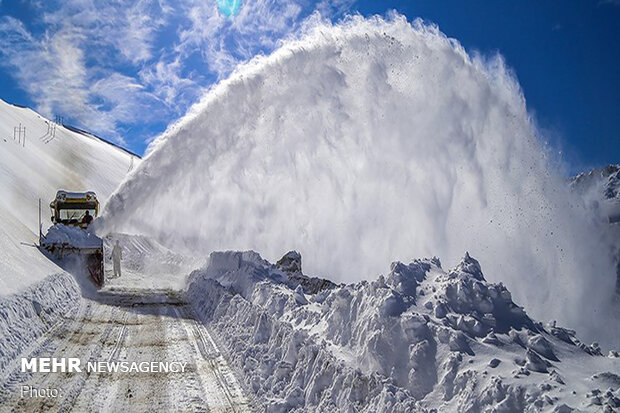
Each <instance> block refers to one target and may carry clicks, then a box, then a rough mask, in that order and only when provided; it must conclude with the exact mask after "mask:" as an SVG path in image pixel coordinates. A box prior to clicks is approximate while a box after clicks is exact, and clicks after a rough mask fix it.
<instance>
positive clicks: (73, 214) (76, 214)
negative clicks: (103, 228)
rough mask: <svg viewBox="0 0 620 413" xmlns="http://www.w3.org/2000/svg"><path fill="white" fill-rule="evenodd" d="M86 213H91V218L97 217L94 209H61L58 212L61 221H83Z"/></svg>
mask: <svg viewBox="0 0 620 413" xmlns="http://www.w3.org/2000/svg"><path fill="white" fill-rule="evenodd" d="M86 211H88V212H89V213H90V216H92V217H93V218H94V217H95V210H94V209H61V210H60V211H58V215H59V216H58V218H59V219H60V220H61V221H81V220H82V218H84V215H85V214H86Z"/></svg>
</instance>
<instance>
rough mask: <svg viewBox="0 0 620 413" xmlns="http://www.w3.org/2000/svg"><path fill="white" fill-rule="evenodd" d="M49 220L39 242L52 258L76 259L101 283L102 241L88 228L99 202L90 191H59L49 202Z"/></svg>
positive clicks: (99, 285) (92, 277) (95, 280)
mask: <svg viewBox="0 0 620 413" xmlns="http://www.w3.org/2000/svg"><path fill="white" fill-rule="evenodd" d="M50 209H51V211H52V223H53V224H54V225H53V226H52V227H51V228H50V229H49V230H48V231H47V234H45V235H42V234H41V237H40V242H39V244H40V245H41V247H42V248H43V249H45V250H46V251H48V252H49V253H50V254H51V255H52V257H53V258H55V259H57V260H60V261H64V260H66V259H68V258H70V259H76V258H77V259H78V260H80V263H81V264H82V265H83V266H84V267H85V268H86V270H87V272H88V274H89V276H90V278H91V279H92V281H93V283H94V284H95V285H97V286H98V287H102V286H103V282H104V279H103V240H102V239H101V238H99V237H97V236H96V235H95V234H94V233H92V232H89V231H88V226H89V225H90V224H91V222H92V221H93V220H94V219H95V218H96V217H97V215H98V214H99V201H98V200H97V195H96V194H95V193H94V192H92V191H88V192H69V191H64V190H60V191H58V192H57V193H56V197H55V198H54V200H53V201H52V202H51V203H50Z"/></svg>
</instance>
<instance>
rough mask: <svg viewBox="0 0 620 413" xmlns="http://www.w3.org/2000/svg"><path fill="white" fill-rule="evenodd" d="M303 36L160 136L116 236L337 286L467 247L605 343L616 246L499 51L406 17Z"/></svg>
mask: <svg viewBox="0 0 620 413" xmlns="http://www.w3.org/2000/svg"><path fill="white" fill-rule="evenodd" d="M308 26H309V27H308V28H307V30H306V32H305V33H304V34H303V35H302V36H300V38H299V39H292V40H289V41H287V42H285V43H284V44H283V45H282V47H281V48H280V49H279V50H277V51H276V52H274V53H273V54H272V55H270V56H268V57H264V56H259V57H257V58H255V59H253V60H252V61H251V62H249V63H248V64H246V65H243V66H242V67H239V68H238V69H237V70H236V71H235V72H234V73H233V74H232V75H231V76H230V77H229V78H228V79H226V80H224V81H222V82H220V83H218V84H217V85H215V86H214V87H213V88H212V89H211V90H210V91H209V92H208V93H207V94H206V95H205V97H204V98H203V99H202V101H201V102H200V103H198V104H196V105H195V106H194V107H193V108H192V109H191V110H190V112H189V113H188V114H187V115H186V116H185V117H184V118H183V119H181V120H180V121H179V122H177V123H176V124H174V125H172V126H170V127H169V129H168V130H167V131H166V132H165V133H164V134H163V135H162V136H161V137H159V138H158V139H157V140H156V141H154V142H153V144H152V145H151V146H150V148H149V151H148V154H147V156H146V158H145V159H144V161H143V162H142V163H141V165H140V166H139V167H138V168H137V169H136V170H134V171H133V172H132V174H131V175H130V176H129V177H128V178H127V180H126V181H125V182H124V183H123V184H122V185H121V187H120V188H119V189H118V190H117V192H116V193H115V194H114V195H113V196H112V198H111V199H110V201H109V203H108V205H107V207H106V210H105V226H106V230H108V231H122V232H129V233H140V234H145V235H149V236H154V237H156V238H157V239H158V240H159V241H161V242H162V243H164V244H165V245H167V246H168V247H171V248H173V249H174V248H177V249H185V250H191V251H193V252H200V253H207V252H210V251H213V250H225V249H234V250H244V249H254V250H256V251H259V252H260V253H261V254H262V255H263V256H265V257H266V258H267V259H269V260H271V261H275V260H277V259H278V258H279V257H280V256H281V255H282V254H283V253H284V252H286V251H288V250H291V249H295V250H298V251H300V252H301V254H302V255H303V257H304V269H305V272H306V273H309V274H312V275H318V276H322V277H329V278H331V279H333V280H336V281H344V282H352V281H356V280H360V279H372V278H375V277H376V276H377V275H378V274H379V273H382V272H386V271H388V270H389V263H390V262H391V261H393V260H401V261H408V260H410V259H411V258H414V257H425V256H433V255H437V256H438V257H440V258H441V259H442V261H443V262H444V264H445V265H447V266H452V265H455V264H456V263H457V262H458V258H459V257H462V256H463V254H464V252H465V251H469V252H470V253H471V254H472V255H474V256H476V257H478V258H479V259H480V262H481V264H482V265H483V266H484V268H485V269H486V273H487V277H488V279H489V280H491V281H495V282H497V281H502V282H504V283H506V284H507V285H508V287H509V288H510V290H511V291H513V294H514V297H515V301H516V302H517V303H519V304H521V305H525V306H526V307H527V309H528V311H529V312H530V314H532V315H534V316H535V317H537V318H540V319H557V320H558V321H560V322H561V323H563V324H564V325H567V326H570V327H574V328H578V329H579V331H580V333H581V334H582V336H583V337H585V338H589V339H598V340H600V341H602V342H610V341H611V340H612V339H613V338H611V337H608V336H607V335H609V334H618V332H615V333H614V332H612V331H610V330H613V329H609V328H604V325H605V323H607V322H609V320H608V319H607V318H608V317H607V315H609V314H612V311H611V309H610V308H608V307H607V306H608V305H609V304H608V303H609V302H610V298H611V294H612V292H613V290H614V281H615V276H614V269H613V264H612V260H611V257H610V254H609V251H610V248H609V245H608V244H607V243H605V241H604V240H603V239H602V238H601V236H600V235H597V234H598V233H599V231H598V230H597V228H595V226H596V225H597V224H596V223H595V222H594V220H591V219H590V218H588V215H587V212H586V210H585V208H584V207H583V205H582V204H583V203H582V202H581V201H580V200H578V199H577V198H575V197H574V196H573V195H571V194H570V193H569V191H568V185H567V183H566V182H565V180H564V179H563V178H562V176H561V175H560V173H559V171H556V170H555V169H554V167H553V166H552V165H551V164H552V163H551V162H550V160H549V159H548V154H547V153H546V151H545V148H544V146H543V145H542V144H541V138H540V136H539V132H538V131H537V129H536V126H535V124H534V122H533V120H532V119H531V117H530V115H529V114H528V111H527V108H526V103H525V99H524V97H523V94H522V92H521V89H520V87H519V84H518V82H517V80H516V79H515V77H514V76H513V75H512V73H511V72H510V70H508V69H507V68H506V66H505V65H504V62H503V60H502V58H501V57H500V56H495V57H492V58H482V57H478V56H473V57H472V56H470V55H468V54H467V52H466V51H465V50H464V49H463V47H462V46H461V45H460V44H459V43H458V42H457V41H455V40H454V39H449V38H447V37H446V36H445V35H443V34H442V33H441V32H440V31H439V30H438V28H437V27H435V26H429V25H426V24H424V23H423V22H421V21H415V22H414V23H412V24H410V23H408V22H407V21H406V19H405V18H404V17H402V16H398V15H394V16H391V17H389V18H388V19H387V20H384V19H382V18H371V19H364V18H362V17H352V18H350V19H349V20H347V21H345V22H342V23H339V24H338V25H332V24H331V23H328V22H315V23H313V24H308ZM601 233H602V231H601Z"/></svg>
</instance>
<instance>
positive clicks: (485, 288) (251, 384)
mask: <svg viewBox="0 0 620 413" xmlns="http://www.w3.org/2000/svg"><path fill="white" fill-rule="evenodd" d="M186 294H187V297H188V300H189V301H190V302H192V303H193V305H194V308H195V311H196V313H197V314H199V315H200V317H201V318H202V320H203V321H204V322H205V323H206V324H208V326H209V327H210V328H212V329H213V330H214V332H215V333H216V335H217V336H218V339H219V340H220V341H221V342H222V344H223V345H222V348H227V349H229V350H230V354H229V355H228V356H229V358H230V360H231V362H232V363H233V364H234V365H235V366H236V367H237V368H238V369H239V370H240V371H241V372H242V374H243V379H244V380H243V381H244V382H245V384H246V385H247V386H248V388H249V389H250V390H251V391H252V392H254V394H256V396H257V397H258V399H260V400H262V401H263V402H264V405H265V407H266V410H267V411H316V412H319V411H336V410H337V411H359V412H370V411H395V412H399V411H402V412H405V411H426V410H430V409H439V410H442V411H447V410H450V411H466V412H467V411H469V412H478V411H483V410H486V409H489V408H494V409H497V410H498V411H524V410H526V409H528V408H531V407H532V406H535V407H536V408H537V409H543V410H552V409H554V408H557V407H559V406H563V405H566V406H573V407H578V408H587V409H595V408H596V407H597V406H599V407H600V408H603V409H612V410H613V409H614V408H618V407H620V399H619V397H620V391H619V390H618V389H617V387H613V381H614V378H615V377H616V376H617V375H616V374H615V373H611V374H612V376H613V377H612V376H609V375H607V374H606V372H613V371H616V372H617V371H619V368H620V359H618V358H616V356H617V353H611V354H610V357H609V358H607V357H603V356H602V354H601V351H600V348H599V347H598V345H597V344H593V345H585V344H584V343H582V342H581V341H580V340H579V339H578V338H577V337H576V335H575V332H574V331H571V330H567V329H564V328H561V327H558V326H556V325H555V324H550V325H543V324H541V323H538V322H535V321H534V320H532V319H531V318H530V317H529V316H528V315H527V314H526V312H525V311H524V310H523V309H522V308H521V307H519V306H518V305H516V304H515V303H514V302H513V301H512V297H511V294H510V292H509V291H508V290H507V289H506V288H505V287H504V286H503V285H502V284H493V283H488V282H487V281H485V278H484V276H483V273H482V270H481V267H480V264H479V263H478V262H477V261H476V260H475V259H473V258H472V257H470V256H469V254H466V255H465V257H464V258H463V259H462V260H461V262H460V263H459V265H457V266H456V267H455V268H454V269H452V270H450V271H444V270H443V269H442V268H441V264H440V262H439V260H438V259H436V258H433V259H424V260H414V261H413V262H411V263H409V264H403V263H400V262H395V263H393V264H392V266H391V271H390V272H389V273H388V274H387V275H385V276H379V277H378V278H377V279H376V280H375V281H362V282H359V283H355V284H349V285H341V286H336V287H334V288H329V289H325V290H322V291H320V292H317V293H315V294H312V293H310V292H309V291H308V290H304V288H303V287H302V286H300V285H296V284H294V283H292V282H291V281H290V280H288V279H287V278H286V276H285V273H284V272H283V271H282V270H281V269H280V268H278V267H277V266H274V265H272V264H270V263H268V262H267V261H265V260H263V259H262V258H261V257H260V256H259V255H258V254H256V253H255V252H252V251H248V252H224V253H212V254H211V256H210V258H209V261H208V263H207V266H206V267H205V268H204V269H202V270H198V271H195V272H194V273H193V274H192V275H191V276H190V278H189V279H188V284H187V288H186ZM583 364H585V367H584V366H583ZM601 377H606V378H605V379H601ZM605 386H607V387H611V388H612V389H611V390H608V391H605V389H606V388H607V387H605ZM599 387H602V388H603V390H601V389H600V388H599ZM573 391H575V394H573V393H572V392H573Z"/></svg>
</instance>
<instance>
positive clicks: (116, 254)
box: [112, 240, 123, 277]
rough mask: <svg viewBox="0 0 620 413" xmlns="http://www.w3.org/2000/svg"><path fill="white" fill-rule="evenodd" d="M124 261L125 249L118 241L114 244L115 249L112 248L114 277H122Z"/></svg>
mask: <svg viewBox="0 0 620 413" xmlns="http://www.w3.org/2000/svg"><path fill="white" fill-rule="evenodd" d="M122 259H123V249H122V248H121V245H120V244H119V242H118V240H116V244H114V248H112V261H113V262H114V277H120V276H121V260H122Z"/></svg>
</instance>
